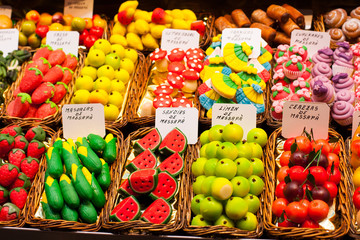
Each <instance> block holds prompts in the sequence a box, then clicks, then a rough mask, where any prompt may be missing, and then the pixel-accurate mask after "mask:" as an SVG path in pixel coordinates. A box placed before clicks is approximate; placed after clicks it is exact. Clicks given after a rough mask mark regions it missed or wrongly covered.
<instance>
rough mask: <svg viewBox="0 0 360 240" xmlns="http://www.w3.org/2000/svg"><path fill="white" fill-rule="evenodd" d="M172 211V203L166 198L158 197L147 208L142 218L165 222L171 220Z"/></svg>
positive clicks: (157, 222)
mask: <svg viewBox="0 0 360 240" xmlns="http://www.w3.org/2000/svg"><path fill="white" fill-rule="evenodd" d="M171 213H172V208H171V205H170V204H169V203H168V202H167V201H165V199H164V198H158V199H156V200H155V201H154V202H153V203H152V204H151V205H150V206H149V207H148V208H147V209H145V211H144V212H143V214H142V215H141V217H140V219H141V220H143V221H145V222H151V223H156V224H163V223H167V222H168V221H169V220H170V218H171Z"/></svg>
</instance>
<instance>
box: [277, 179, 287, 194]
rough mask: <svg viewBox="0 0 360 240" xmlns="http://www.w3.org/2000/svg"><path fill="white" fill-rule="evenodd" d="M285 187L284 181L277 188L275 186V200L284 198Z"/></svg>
mask: <svg viewBox="0 0 360 240" xmlns="http://www.w3.org/2000/svg"><path fill="white" fill-rule="evenodd" d="M285 186H286V182H285V181H281V182H280V183H279V184H278V185H277V186H276V189H275V196H276V197H277V198H284V197H285V195H284V188H285Z"/></svg>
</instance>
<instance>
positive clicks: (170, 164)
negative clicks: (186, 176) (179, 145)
mask: <svg viewBox="0 0 360 240" xmlns="http://www.w3.org/2000/svg"><path fill="white" fill-rule="evenodd" d="M157 168H158V169H159V170H160V171H162V172H164V171H168V172H169V173H170V174H171V176H173V177H176V176H177V175H179V174H180V173H181V172H182V170H183V168H184V160H183V158H182V157H181V156H180V154H179V153H177V152H176V153H174V154H172V155H170V156H169V157H168V158H166V159H165V160H164V161H163V162H162V163H161V164H160V165H159V166H158V167H157Z"/></svg>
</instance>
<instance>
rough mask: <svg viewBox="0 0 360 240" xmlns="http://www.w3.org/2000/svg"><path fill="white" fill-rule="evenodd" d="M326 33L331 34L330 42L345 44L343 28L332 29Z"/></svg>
mask: <svg viewBox="0 0 360 240" xmlns="http://www.w3.org/2000/svg"><path fill="white" fill-rule="evenodd" d="M326 32H328V33H329V34H330V37H331V39H330V42H332V43H337V42H343V41H345V40H346V37H345V35H344V33H343V31H342V30H341V28H330V29H328V30H327V31H326Z"/></svg>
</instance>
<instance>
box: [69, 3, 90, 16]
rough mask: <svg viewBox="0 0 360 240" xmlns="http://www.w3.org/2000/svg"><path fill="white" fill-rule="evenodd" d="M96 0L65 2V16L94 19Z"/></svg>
mask: <svg viewBox="0 0 360 240" xmlns="http://www.w3.org/2000/svg"><path fill="white" fill-rule="evenodd" d="M93 9H94V0H65V3H64V14H70V15H72V16H74V17H82V18H92V17H93Z"/></svg>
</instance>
